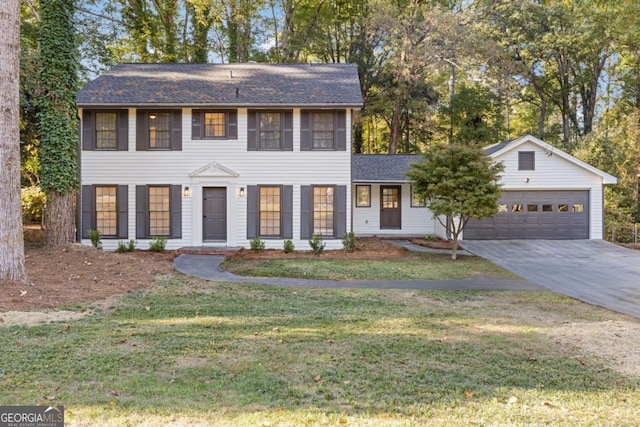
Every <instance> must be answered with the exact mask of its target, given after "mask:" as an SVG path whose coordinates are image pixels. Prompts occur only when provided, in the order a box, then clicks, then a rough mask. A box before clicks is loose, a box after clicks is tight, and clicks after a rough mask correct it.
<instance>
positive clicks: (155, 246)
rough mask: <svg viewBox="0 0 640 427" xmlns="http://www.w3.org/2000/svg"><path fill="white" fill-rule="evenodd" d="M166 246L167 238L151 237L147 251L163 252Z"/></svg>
mask: <svg viewBox="0 0 640 427" xmlns="http://www.w3.org/2000/svg"><path fill="white" fill-rule="evenodd" d="M166 246H167V238H166V237H163V236H153V237H152V238H151V241H150V242H149V250H152V251H154V252H164V249H165V247H166Z"/></svg>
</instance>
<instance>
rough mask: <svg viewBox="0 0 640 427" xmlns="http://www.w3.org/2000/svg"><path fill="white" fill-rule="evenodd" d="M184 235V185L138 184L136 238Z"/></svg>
mask: <svg viewBox="0 0 640 427" xmlns="http://www.w3.org/2000/svg"><path fill="white" fill-rule="evenodd" d="M154 236H166V237H168V238H171V239H178V238H181V237H182V186H180V185H137V186H136V238H138V239H148V238H153V237H154Z"/></svg>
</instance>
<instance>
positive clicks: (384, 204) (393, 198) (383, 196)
mask: <svg viewBox="0 0 640 427" xmlns="http://www.w3.org/2000/svg"><path fill="white" fill-rule="evenodd" d="M400 200H402V199H401V198H400V186H399V185H382V186H380V229H387V230H391V229H393V230H399V229H401V228H402V223H401V220H400V218H401V212H400Z"/></svg>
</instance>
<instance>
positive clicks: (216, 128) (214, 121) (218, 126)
mask: <svg viewBox="0 0 640 427" xmlns="http://www.w3.org/2000/svg"><path fill="white" fill-rule="evenodd" d="M226 133H227V131H226V126H225V119H224V113H204V137H205V138H224V137H225V136H226Z"/></svg>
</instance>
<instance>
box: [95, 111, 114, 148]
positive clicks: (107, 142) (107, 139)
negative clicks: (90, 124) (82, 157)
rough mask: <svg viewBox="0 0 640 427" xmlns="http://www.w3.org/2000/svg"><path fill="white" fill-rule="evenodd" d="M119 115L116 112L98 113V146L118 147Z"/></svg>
mask: <svg viewBox="0 0 640 427" xmlns="http://www.w3.org/2000/svg"><path fill="white" fill-rule="evenodd" d="M117 119H118V116H117V115H116V113H96V148H97V149H105V148H106V149H113V150H115V149H117V148H118V120H117Z"/></svg>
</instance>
